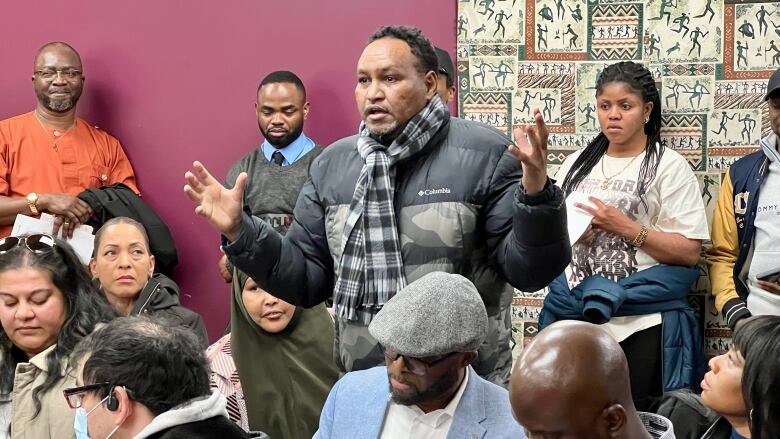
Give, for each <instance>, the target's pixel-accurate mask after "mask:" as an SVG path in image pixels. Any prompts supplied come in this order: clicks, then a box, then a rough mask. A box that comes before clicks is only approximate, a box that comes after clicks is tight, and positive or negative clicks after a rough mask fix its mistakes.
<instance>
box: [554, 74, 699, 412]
mask: <svg viewBox="0 0 780 439" xmlns="http://www.w3.org/2000/svg"><path fill="white" fill-rule="evenodd" d="M595 98H596V99H595V102H596V108H597V113H598V122H599V126H600V128H601V131H600V133H599V134H598V135H597V136H596V138H595V139H594V140H593V141H591V142H590V143H589V144H588V146H587V147H585V148H584V149H582V150H579V151H576V152H575V153H573V154H571V155H570V156H569V157H568V158H567V159H566V160H565V161H564V163H563V165H562V166H561V169H560V170H559V171H558V174H557V176H556V179H557V180H558V182H561V187H562V188H563V191H564V192H565V193H566V195H567V196H572V195H574V196H575V197H577V199H578V200H579V203H575V204H574V205H575V206H576V208H578V209H582V210H584V211H586V212H587V213H588V214H590V215H591V216H592V222H591V228H590V229H589V230H588V231H587V232H586V233H585V234H584V235H583V236H582V237H581V238H579V241H577V242H576V243H574V245H572V260H571V262H570V263H569V266H568V267H567V268H566V270H565V272H564V273H563V274H562V275H561V276H560V277H558V278H556V279H555V280H554V281H553V282H552V283H551V284H550V294H548V295H547V297H546V299H545V303H544V307H543V309H542V313H541V315H540V326H542V327H544V326H546V325H547V324H550V323H551V322H553V321H556V320H564V319H577V320H586V321H589V322H591V323H596V324H600V325H601V326H602V328H603V329H605V330H606V331H607V332H609V333H610V334H611V335H612V336H613V337H614V338H615V340H616V341H618V342H619V343H620V345H621V347H623V350H624V351H625V354H626V358H627V359H628V366H629V370H630V379H631V393H632V395H633V396H634V402H635V404H636V406H637V409H639V410H642V411H646V410H647V408H648V406H649V405H650V403H651V402H652V400H653V399H655V398H657V397H660V396H661V395H662V393H663V391H665V390H674V389H678V388H684V387H689V386H695V385H696V384H697V383H698V382H699V380H701V374H702V373H703V372H704V361H703V360H704V357H703V356H702V355H701V352H700V351H701V349H700V347H699V346H698V345H699V344H700V343H701V339H700V334H699V332H698V327H697V323H696V317H695V315H694V313H693V310H691V308H690V306H689V305H688V303H687V300H686V297H687V293H688V290H689V289H690V287H691V284H692V283H693V282H695V281H696V279H698V274H699V272H698V269H697V268H696V267H695V266H696V265H697V263H698V261H699V255H700V253H701V245H702V240H706V239H709V230H708V226H707V218H706V214H705V210H704V203H703V201H702V198H701V194H700V192H699V185H698V182H697V180H696V176H695V175H694V173H693V171H692V169H691V167H690V165H689V164H688V162H687V160H685V158H684V157H683V156H682V155H680V154H678V153H677V152H676V151H674V150H672V149H669V148H666V147H664V146H663V145H662V139H661V99H660V95H659V92H658V88H657V87H656V83H655V78H653V75H652V73H651V72H650V71H649V70H648V69H647V68H645V67H644V66H643V65H641V64H638V63H635V62H630V61H628V62H618V63H615V64H611V65H609V66H607V67H605V68H604V70H603V71H602V72H601V74H600V75H599V78H598V80H597V83H596V96H595ZM572 210H576V209H572ZM572 213H573V212H572ZM662 352H663V355H662Z"/></svg>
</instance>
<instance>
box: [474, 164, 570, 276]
mask: <svg viewBox="0 0 780 439" xmlns="http://www.w3.org/2000/svg"><path fill="white" fill-rule="evenodd" d="M521 177H522V171H521V170H519V168H518V166H517V159H516V158H515V157H514V156H513V155H511V154H510V153H508V152H507V153H504V155H503V156H502V157H501V160H500V161H499V163H498V165H497V167H496V171H495V172H494V175H493V177H492V180H491V192H492V195H491V197H490V199H489V202H488V204H487V205H486V216H485V231H486V234H487V237H488V246H489V248H491V249H492V251H493V255H494V257H495V261H496V264H497V265H498V267H499V268H500V269H501V271H502V272H503V274H504V276H505V277H506V279H507V281H508V282H509V283H510V284H511V285H512V286H513V287H515V288H517V289H519V290H522V291H535V290H539V289H541V288H544V287H545V286H547V285H548V284H549V283H550V281H552V280H553V279H554V278H555V277H556V276H558V275H559V274H561V272H563V270H564V269H565V268H566V265H567V264H568V263H569V262H570V261H571V246H570V245H569V234H568V231H567V225H566V204H565V203H564V197H563V191H561V189H560V188H559V187H558V186H556V185H555V184H554V183H553V182H552V180H550V179H548V180H547V184H546V185H545V187H544V189H543V190H542V192H540V193H538V194H535V195H533V196H529V195H527V194H526V193H525V190H524V189H523V187H522V185H521V184H518V182H519V181H520V178H521ZM509 217H511V220H510V218H509Z"/></svg>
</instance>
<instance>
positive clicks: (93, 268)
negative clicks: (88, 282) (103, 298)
mask: <svg viewBox="0 0 780 439" xmlns="http://www.w3.org/2000/svg"><path fill="white" fill-rule="evenodd" d="M89 272H90V273H92V279H97V277H98V272H97V261H96V260H95V258H92V259H90V260H89Z"/></svg>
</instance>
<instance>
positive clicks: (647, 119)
mask: <svg viewBox="0 0 780 439" xmlns="http://www.w3.org/2000/svg"><path fill="white" fill-rule="evenodd" d="M649 122H650V116H647V117H646V118H645V124H647V123H649Z"/></svg>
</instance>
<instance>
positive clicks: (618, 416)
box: [600, 404, 627, 438]
mask: <svg viewBox="0 0 780 439" xmlns="http://www.w3.org/2000/svg"><path fill="white" fill-rule="evenodd" d="M626 418H627V416H626V409H624V408H623V406H622V405H620V404H612V405H611V406H609V407H607V408H605V409H604V410H603V411H602V412H601V416H600V423H602V424H604V426H605V427H606V432H607V437H610V438H620V437H623V434H624V432H625V429H626V423H627V421H626Z"/></svg>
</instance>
